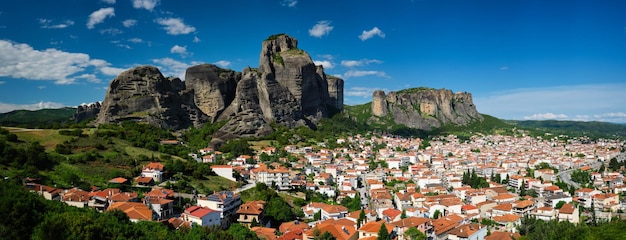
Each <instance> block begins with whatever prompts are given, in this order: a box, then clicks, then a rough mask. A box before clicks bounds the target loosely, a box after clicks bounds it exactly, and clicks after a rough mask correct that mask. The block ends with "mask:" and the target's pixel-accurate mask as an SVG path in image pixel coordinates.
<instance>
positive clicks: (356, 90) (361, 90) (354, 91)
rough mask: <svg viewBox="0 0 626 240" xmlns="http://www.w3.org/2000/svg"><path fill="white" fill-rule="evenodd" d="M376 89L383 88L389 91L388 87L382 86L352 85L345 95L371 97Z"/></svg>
mask: <svg viewBox="0 0 626 240" xmlns="http://www.w3.org/2000/svg"><path fill="white" fill-rule="evenodd" d="M376 90H383V91H385V92H388V90H387V89H380V88H367V87H351V88H349V89H347V90H346V91H345V95H346V96H350V97H362V98H371V97H372V94H373V93H374V91H376Z"/></svg>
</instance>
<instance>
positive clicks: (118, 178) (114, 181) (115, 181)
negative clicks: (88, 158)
mask: <svg viewBox="0 0 626 240" xmlns="http://www.w3.org/2000/svg"><path fill="white" fill-rule="evenodd" d="M126 182H128V179H126V178H123V177H116V178H113V179H111V180H109V183H118V184H123V183H126Z"/></svg>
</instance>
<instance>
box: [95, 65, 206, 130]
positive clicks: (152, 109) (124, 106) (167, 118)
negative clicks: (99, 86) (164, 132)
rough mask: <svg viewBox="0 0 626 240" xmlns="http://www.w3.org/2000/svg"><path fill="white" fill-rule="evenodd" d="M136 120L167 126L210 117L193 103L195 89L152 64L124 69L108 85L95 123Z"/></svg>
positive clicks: (197, 122)
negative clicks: (188, 87)
mask: <svg viewBox="0 0 626 240" xmlns="http://www.w3.org/2000/svg"><path fill="white" fill-rule="evenodd" d="M125 120H133V121H139V122H146V123H149V124H152V125H155V126H158V127H161V128H165V129H183V128H187V127H189V126H192V125H193V126H197V127H199V126H201V124H202V123H204V122H207V121H208V120H209V118H208V116H207V115H206V114H204V113H203V112H202V111H200V109H198V108H197V107H196V105H195V104H194V98H193V90H186V89H185V83H184V82H182V81H181V80H180V79H178V78H173V79H168V78H165V77H163V75H162V74H161V72H160V71H159V69H157V68H156V67H152V66H141V67H136V68H133V69H130V70H127V71H124V72H122V73H121V74H120V75H119V76H117V77H116V78H115V79H113V81H111V84H110V86H109V89H108V90H107V94H106V96H105V98H104V102H102V107H101V110H100V114H98V118H97V119H96V124H100V123H110V122H121V121H125Z"/></svg>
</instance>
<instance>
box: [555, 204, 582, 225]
mask: <svg viewBox="0 0 626 240" xmlns="http://www.w3.org/2000/svg"><path fill="white" fill-rule="evenodd" d="M579 215H580V214H579V211H578V208H577V207H576V206H574V205H573V204H570V203H566V204H563V206H562V207H561V208H560V209H559V210H558V219H559V221H569V222H571V223H573V224H578V223H579V222H580V218H579Z"/></svg>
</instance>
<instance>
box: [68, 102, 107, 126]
mask: <svg viewBox="0 0 626 240" xmlns="http://www.w3.org/2000/svg"><path fill="white" fill-rule="evenodd" d="M100 107H101V105H100V102H95V103H90V104H82V105H80V106H78V107H76V113H75V114H74V115H73V116H72V119H74V121H75V122H76V123H79V122H82V121H85V120H87V119H90V118H95V117H97V116H98V113H100Z"/></svg>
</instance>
